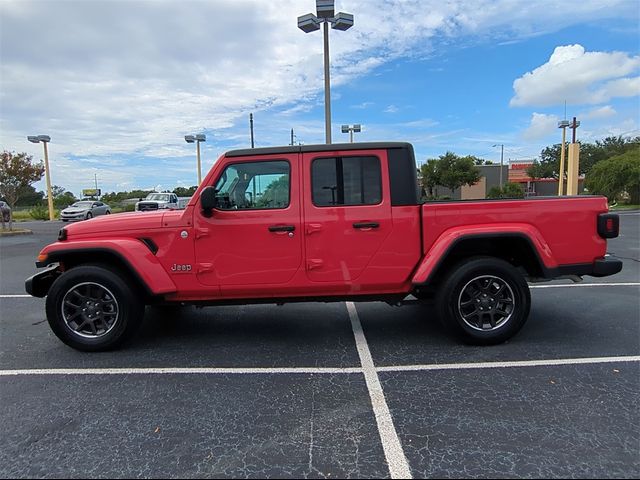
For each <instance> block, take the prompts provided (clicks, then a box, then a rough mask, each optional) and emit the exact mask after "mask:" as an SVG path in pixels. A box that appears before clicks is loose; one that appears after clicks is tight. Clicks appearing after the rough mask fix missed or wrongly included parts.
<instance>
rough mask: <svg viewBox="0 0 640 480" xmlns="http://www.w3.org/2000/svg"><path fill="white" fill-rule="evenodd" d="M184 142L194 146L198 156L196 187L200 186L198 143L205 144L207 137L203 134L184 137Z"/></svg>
mask: <svg viewBox="0 0 640 480" xmlns="http://www.w3.org/2000/svg"><path fill="white" fill-rule="evenodd" d="M184 140H185V142H187V143H195V144H196V153H197V156H198V186H200V183H202V173H201V172H202V170H201V168H200V142H206V141H207V137H206V135H205V134H204V133H201V134H198V135H185V136H184Z"/></svg>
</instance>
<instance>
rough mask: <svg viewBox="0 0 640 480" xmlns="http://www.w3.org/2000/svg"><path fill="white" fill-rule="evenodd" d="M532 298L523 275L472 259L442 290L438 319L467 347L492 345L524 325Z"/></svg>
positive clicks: (506, 266)
mask: <svg viewBox="0 0 640 480" xmlns="http://www.w3.org/2000/svg"><path fill="white" fill-rule="evenodd" d="M530 308H531V295H530V293H529V287H528V285H527V282H526V280H525V278H524V277H523V275H522V274H521V273H520V272H519V271H518V269H516V267H514V266H513V265H511V264H510V263H508V262H506V261H504V260H502V259H499V258H493V257H473V258H470V259H467V260H464V261H462V262H460V263H458V264H457V265H456V266H455V267H453V268H452V269H451V270H450V271H449V274H448V276H447V277H446V279H445V281H444V282H443V283H442V284H441V285H440V286H439V291H438V295H437V298H436V309H437V312H438V317H439V318H440V320H441V321H442V322H443V323H444V325H445V326H446V327H447V328H449V329H450V330H452V331H453V332H454V333H455V334H457V335H458V336H459V337H461V338H462V340H464V341H465V342H467V343H471V344H476V345H493V344H497V343H502V342H504V341H505V340H508V339H509V338H511V337H512V336H513V335H515V334H516V333H517V332H518V331H519V330H520V329H521V328H522V327H523V325H524V324H525V322H526V321H527V318H528V316H529V310H530Z"/></svg>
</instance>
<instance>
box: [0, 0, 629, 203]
mask: <svg viewBox="0 0 640 480" xmlns="http://www.w3.org/2000/svg"><path fill="white" fill-rule="evenodd" d="M336 9H337V10H340V11H345V12H348V13H352V14H353V15H354V17H355V26H354V27H353V28H352V29H350V30H348V31H346V32H340V31H331V59H332V113H333V115H332V120H333V122H332V125H333V141H334V142H340V141H348V135H345V134H342V133H340V125H341V124H346V123H348V124H353V123H360V124H362V125H363V132H362V133H359V134H356V141H381V140H402V141H409V142H412V143H413V144H414V146H415V149H416V157H417V160H418V162H419V163H421V162H423V161H425V160H426V159H427V158H432V157H437V156H438V155H441V154H443V153H444V152H445V151H447V150H450V151H454V152H456V153H458V154H465V155H466V154H473V155H478V156H481V157H483V158H487V159H491V160H499V155H500V148H499V147H493V145H494V144H504V146H505V159H508V158H512V159H525V158H526V159H530V158H535V157H536V156H537V155H539V153H540V150H542V148H544V147H545V146H547V145H550V144H552V143H555V142H559V140H560V131H559V130H558V129H557V128H556V124H557V121H558V120H560V119H562V118H563V116H564V101H565V100H566V102H567V116H568V117H572V116H574V115H575V116H577V117H578V119H579V120H580V121H581V123H582V126H581V127H580V128H579V130H578V137H579V138H580V139H583V140H587V141H593V140H596V139H601V138H603V137H605V136H608V135H625V136H630V135H640V130H639V128H640V126H639V123H640V97H639V95H640V77H639V74H640V30H639V25H640V2H639V1H638V0H583V1H581V2H578V3H576V2H567V1H558V2H556V1H550V0H548V1H546V0H539V1H535V2H534V1H525V0H492V1H488V0H453V1H450V2H441V1H428V0H405V1H403V0H367V1H366V2H364V1H356V0H349V1H347V0H344V1H342V0H336ZM314 10H315V2H314V1H313V0H281V1H277V0H276V1H271V2H266V1H264V0H262V1H260V0H256V1H251V0H226V1H223V0H209V1H205V0H195V1H194V0H187V1H181V2H177V1H173V2H172V1H159V0H156V1H124V0H121V1H98V0H85V1H80V0H76V1H73V0H66V1H56V0H51V1H46V0H43V1H38V2H32V1H28V0H21V1H10V0H2V1H1V2H0V74H1V75H0V147H1V148H2V149H5V150H11V151H26V152H28V153H29V154H32V155H33V156H34V158H36V159H40V158H42V147H41V146H40V145H33V144H30V143H28V142H27V141H26V136H27V135H35V134H48V135H50V136H51V137H52V142H51V145H50V161H51V168H52V182H53V184H55V185H60V186H62V187H64V188H66V189H67V190H70V191H72V192H74V193H75V194H76V195H79V194H80V191H81V190H82V189H83V188H91V187H92V186H93V185H94V175H97V177H98V183H99V186H100V187H101V188H102V190H103V191H120V190H132V189H135V188H154V187H158V188H160V189H173V188H174V187H176V186H189V185H193V184H195V182H196V169H195V148H194V146H193V145H189V144H186V143H185V142H184V140H183V137H184V135H185V134H193V133H206V135H207V143H205V144H203V168H204V169H205V170H206V169H208V168H209V167H210V166H211V164H212V163H213V162H214V161H215V159H217V157H218V156H219V155H220V154H222V153H223V152H224V151H225V150H228V149H232V148H244V147H248V146H249V126H248V116H249V113H251V112H252V113H253V114H254V116H255V136H256V146H274V145H283V144H287V143H289V139H290V129H291V128H294V130H295V133H296V140H297V141H300V142H302V143H305V144H313V143H323V142H324V105H323V82H322V35H321V32H314V33H312V34H304V33H303V32H301V31H300V30H298V29H297V28H296V18H297V16H298V15H302V14H305V13H309V12H313V11H314ZM33 12H38V15H33ZM36 187H37V188H38V189H44V181H42V182H39V183H38V184H36Z"/></svg>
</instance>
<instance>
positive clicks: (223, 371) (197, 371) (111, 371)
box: [0, 320, 640, 377]
mask: <svg viewBox="0 0 640 480" xmlns="http://www.w3.org/2000/svg"><path fill="white" fill-rule="evenodd" d="M358 323H359V320H358ZM360 329H361V330H362V327H360ZM365 341H366V340H365ZM366 348H367V350H368V347H366ZM369 356H371V353H369ZM372 362H373V360H372ZM633 362H640V356H638V355H627V356H619V357H586V358H556V359H547V360H513V361H504V362H478V363H470V362H469V363H432V364H425V365H390V366H386V367H375V371H376V372H415V371H428V370H431V371H433V370H476V369H490V368H518V367H551V366H558V365H596V364H601V363H633ZM357 373H364V369H363V368H362V367H274V368H269V367H248V368H236V367H166V368H162V367H159V368H154V367H149V368H144V367H142V368H32V369H16V370H0V377H14V376H23V375H24V376H33V375H62V376H65V375H251V374H259V375H272V374H276V375H277V374H280V375H282V374H285V375H296V374H302V375H305V374H306V375H316V374H317V375H340V374H349V375H351V374H357Z"/></svg>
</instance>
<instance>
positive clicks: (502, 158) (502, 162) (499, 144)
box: [494, 143, 504, 188]
mask: <svg viewBox="0 0 640 480" xmlns="http://www.w3.org/2000/svg"><path fill="white" fill-rule="evenodd" d="M494 147H500V188H502V170H503V165H504V144H502V143H496V144H495V145H494Z"/></svg>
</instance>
